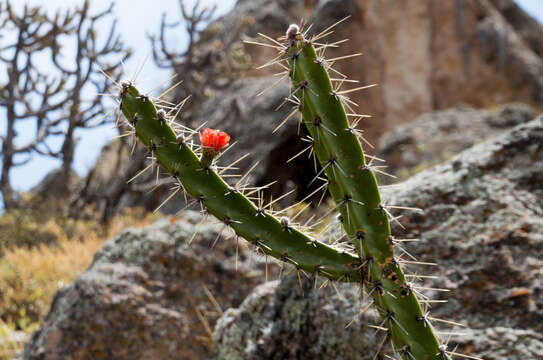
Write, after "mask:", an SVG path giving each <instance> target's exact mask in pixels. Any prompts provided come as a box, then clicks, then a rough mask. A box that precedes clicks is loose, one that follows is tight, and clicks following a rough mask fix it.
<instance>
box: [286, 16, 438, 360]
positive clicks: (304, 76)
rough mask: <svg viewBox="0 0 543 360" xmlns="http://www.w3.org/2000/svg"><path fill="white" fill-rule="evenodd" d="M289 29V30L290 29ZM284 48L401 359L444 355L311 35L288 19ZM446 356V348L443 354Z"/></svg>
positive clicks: (370, 289)
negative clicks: (395, 246) (425, 317)
mask: <svg viewBox="0 0 543 360" xmlns="http://www.w3.org/2000/svg"><path fill="white" fill-rule="evenodd" d="M292 29H294V30H292ZM285 39H286V44H285V46H284V48H283V49H282V50H281V51H283V52H284V53H285V54H286V56H285V58H284V59H285V61H286V62H288V64H289V76H290V79H291V82H292V87H293V91H292V94H291V95H295V96H296V98H297V100H298V101H299V109H300V111H301V113H302V116H303V122H304V123H305V125H306V127H307V129H308V131H309V132H310V134H311V136H312V137H313V139H314V141H313V148H314V150H315V153H316V155H317V157H318V159H319V162H320V164H321V166H322V167H323V169H324V172H325V173H326V175H327V177H328V182H329V191H330V194H331V196H332V198H333V199H334V201H335V202H336V204H337V207H338V208H339V211H340V212H341V214H342V217H343V225H344V228H345V231H346V233H347V235H348V237H349V239H350V240H351V242H352V245H353V246H354V247H355V248H356V250H357V252H358V255H359V256H360V259H361V262H362V261H364V262H365V263H366V264H367V266H368V272H369V281H367V280H366V284H365V285H366V288H367V290H368V292H369V293H371V295H372V297H373V301H374V303H375V305H376V307H377V310H378V311H379V313H380V315H381V318H382V321H383V323H382V326H385V327H386V328H387V329H388V334H389V336H390V337H391V338H392V341H393V344H394V346H395V348H396V349H404V350H405V351H403V354H400V356H402V358H404V359H410V360H413V359H416V360H432V359H442V356H443V354H444V352H442V351H440V348H439V341H438V339H437V337H436V335H435V334H434V330H433V328H432V326H427V323H426V322H425V321H421V319H423V314H422V310H421V306H420V304H419V301H418V299H417V297H416V296H415V294H414V292H413V291H412V288H411V286H410V284H409V283H408V282H407V281H406V279H405V276H404V273H403V271H402V269H401V268H400V264H399V262H398V259H397V258H395V257H394V251H393V238H392V237H391V235H390V225H389V219H388V214H387V211H386V209H385V207H384V206H383V205H382V204H381V199H380V194H379V188H378V186H377V181H376V178H375V175H374V173H373V171H372V169H371V167H370V166H368V165H367V164H366V162H365V156H364V152H363V150H362V145H361V143H360V141H359V139H358V137H357V135H356V134H355V133H354V132H353V131H351V130H352V129H351V128H350V124H349V121H348V118H347V114H346V112H345V108H344V105H343V102H342V99H341V94H340V93H338V92H335V91H334V89H333V87H332V83H331V80H330V77H329V74H328V71H327V68H326V63H324V61H323V60H321V59H318V58H317V53H316V51H315V48H314V46H313V45H312V43H311V40H310V39H307V38H305V36H304V35H303V34H302V33H301V32H300V31H299V30H297V26H295V25H294V26H293V25H291V27H289V30H288V31H287V36H286V37H285ZM445 355H446V354H445Z"/></svg>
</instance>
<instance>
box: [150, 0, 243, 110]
mask: <svg viewBox="0 0 543 360" xmlns="http://www.w3.org/2000/svg"><path fill="white" fill-rule="evenodd" d="M179 6H180V8H181V19H180V20H179V21H177V22H173V23H168V22H167V21H166V14H163V16H162V22H161V26H160V32H159V34H158V36H157V35H150V36H149V38H150V40H151V44H152V48H153V58H154V61H155V63H156V64H157V66H158V67H160V68H164V69H171V70H173V72H174V74H177V75H178V76H179V77H181V78H182V80H183V86H180V87H178V89H177V92H176V94H175V95H174V98H175V99H174V100H175V101H181V100H182V99H184V98H186V97H187V96H189V95H190V96H191V97H192V98H191V101H190V103H189V104H188V105H187V107H186V108H185V111H184V116H185V118H189V117H190V113H191V104H192V106H200V104H201V103H202V102H203V101H204V100H205V99H206V98H207V97H208V96H209V94H210V92H212V91H214V90H216V89H221V88H225V87H227V86H228V85H230V84H231V82H232V81H233V80H234V79H236V78H239V77H240V73H242V72H244V71H247V70H248V69H249V68H250V66H251V61H250V57H249V56H248V55H247V54H246V53H245V52H244V50H243V45H242V43H241V41H240V40H241V34H242V32H243V30H244V29H245V28H246V27H247V26H249V25H250V24H251V21H252V18H245V19H243V21H241V22H240V24H237V25H236V26H235V28H234V29H232V31H224V29H223V28H221V23H220V22H215V23H210V22H211V21H212V20H213V19H214V17H215V12H216V7H212V8H206V7H201V6H200V5H199V2H198V1H196V2H195V3H194V6H193V7H192V8H191V9H187V7H186V6H185V4H183V1H182V0H179ZM213 25H217V26H213ZM178 27H184V30H185V32H186V33H187V36H188V45H187V47H186V49H185V50H183V51H177V50H174V49H171V48H170V46H168V41H167V36H168V34H167V32H168V30H172V29H176V28H178Z"/></svg>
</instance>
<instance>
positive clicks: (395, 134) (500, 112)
mask: <svg viewBox="0 0 543 360" xmlns="http://www.w3.org/2000/svg"><path fill="white" fill-rule="evenodd" d="M534 115H535V113H534V110H533V109H532V108H531V107H529V106H527V105H524V104H520V103H516V104H507V105H503V106H500V107H497V108H495V109H490V110H483V109H476V108H474V107H472V106H469V105H458V106H455V107H454V108H451V109H447V110H442V111H436V112H432V113H428V114H424V115H422V116H420V117H419V118H417V119H416V120H415V121H413V122H411V123H409V124H406V125H401V126H398V127H397V128H395V129H393V130H391V131H389V132H387V133H385V134H384V135H383V137H382V138H381V140H380V143H379V146H378V148H377V154H378V156H379V157H381V158H383V159H386V160H387V165H388V168H387V172H389V173H391V174H393V175H396V176H398V177H399V178H400V179H406V178H407V177H409V176H410V175H413V174H415V173H416V172H418V171H420V170H423V169H427V168H429V167H431V166H433V165H436V164H439V163H441V162H443V161H445V160H448V159H450V158H451V157H453V156H454V155H456V154H458V153H460V152H461V151H462V150H465V149H468V148H470V147H472V146H473V145H476V144H478V143H480V142H482V141H483V140H486V139H489V138H492V137H494V136H497V135H499V134H501V133H502V132H504V131H505V130H507V129H510V128H512V127H515V126H517V125H520V124H522V123H525V122H528V121H530V120H532V119H533V118H534ZM384 180H390V179H384Z"/></svg>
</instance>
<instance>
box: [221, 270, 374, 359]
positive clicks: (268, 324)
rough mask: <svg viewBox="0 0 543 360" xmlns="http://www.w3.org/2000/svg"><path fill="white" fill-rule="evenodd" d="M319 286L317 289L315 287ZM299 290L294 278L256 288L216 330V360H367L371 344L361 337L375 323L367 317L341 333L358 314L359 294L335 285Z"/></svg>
mask: <svg viewBox="0 0 543 360" xmlns="http://www.w3.org/2000/svg"><path fill="white" fill-rule="evenodd" d="M319 285H320V283H319ZM302 286H303V289H302V288H301V287H300V285H299V283H298V280H297V278H296V274H295V272H294V273H293V275H290V276H288V277H287V278H286V279H284V280H283V281H281V282H279V281H273V282H269V283H266V284H264V285H261V286H259V287H258V288H256V289H255V290H254V291H253V292H252V293H251V295H250V296H249V297H247V299H245V301H244V302H243V303H242V304H241V306H240V307H239V308H238V309H229V310H227V311H226V312H225V314H224V315H223V316H222V317H221V319H220V320H219V322H218V323H217V325H216V327H215V334H214V344H215V353H214V355H215V358H216V359H229V360H234V359H367V360H370V359H372V357H373V355H374V353H375V338H374V334H373V332H371V331H365V326H366V323H367V322H369V321H373V322H375V321H376V318H375V314H373V312H371V311H370V312H368V313H366V314H364V315H363V316H362V317H361V318H360V319H359V320H360V321H357V322H353V323H352V324H351V325H350V326H349V327H347V328H346V327H345V326H346V325H347V324H349V322H351V320H352V319H353V318H354V317H355V316H357V313H358V312H359V310H360V309H361V308H362V301H360V297H359V289H358V288H357V287H355V286H351V285H344V284H343V285H342V284H337V285H335V286H337V287H338V292H336V291H335V290H334V287H333V286H332V285H330V286H328V287H326V288H324V289H321V290H318V291H317V290H315V289H314V288H313V284H312V283H311V282H309V281H305V282H304V283H303V285H302Z"/></svg>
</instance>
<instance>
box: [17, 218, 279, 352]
mask: <svg viewBox="0 0 543 360" xmlns="http://www.w3.org/2000/svg"><path fill="white" fill-rule="evenodd" d="M200 219H201V217H200V215H198V213H195V212H191V211H188V212H184V213H182V215H181V217H180V218H178V219H176V218H171V220H161V221H159V222H157V223H155V224H154V225H152V226H150V227H148V228H146V229H128V230H126V231H124V232H123V233H121V234H120V235H119V236H117V237H116V238H114V239H112V240H110V241H108V242H107V243H106V244H105V245H104V247H103V248H102V249H101V250H100V251H99V252H98V253H97V254H96V255H95V258H94V261H93V264H92V265H91V266H90V268H89V269H88V270H87V271H85V272H84V273H83V274H81V275H80V276H79V277H78V278H77V279H76V280H75V281H74V283H73V284H71V285H69V286H67V287H65V288H63V289H61V290H60V291H59V292H58V293H57V295H56V296H55V298H54V300H53V304H52V306H51V310H50V312H49V314H48V315H47V317H46V318H45V320H44V321H43V322H42V324H41V326H40V329H39V330H38V331H37V332H36V333H34V334H33V336H32V339H31V340H30V342H29V343H28V344H27V345H26V348H25V351H24V358H25V359H51V360H52V359H90V358H92V359H100V358H108V359H143V358H145V359H201V358H206V357H208V355H209V349H210V344H211V334H210V332H209V331H208V330H207V329H206V326H207V327H211V328H212V327H213V325H214V323H215V320H216V318H217V317H218V316H219V309H217V306H215V305H214V304H213V303H212V300H211V299H210V297H209V296H208V295H207V294H206V288H207V289H208V290H209V292H210V293H211V294H212V295H213V296H214V297H215V299H216V301H217V303H218V306H220V307H222V308H223V309H226V308H227V307H229V306H237V305H238V304H239V303H240V302H241V300H242V299H243V298H244V297H245V295H246V294H247V293H248V292H249V291H250V290H251V289H252V288H253V287H254V286H255V285H256V284H258V283H260V282H261V281H262V279H263V276H262V274H263V266H264V265H263V264H262V262H261V261H259V260H255V259H253V256H251V254H250V253H249V251H248V250H247V249H246V248H245V247H244V246H243V244H241V242H240V248H239V258H238V264H237V265H238V271H236V269H235V257H236V242H235V241H233V240H231V239H230V240H222V239H219V240H218V242H217V244H216V246H215V248H214V249H210V246H211V245H212V244H213V242H214V241H215V239H216V238H217V234H218V233H217V232H218V231H219V230H220V227H219V226H217V225H212V224H211V223H210V222H204V223H202V224H201V225H197V224H198V223H199V222H200ZM196 227H199V232H198V235H196V237H195V239H194V241H193V242H192V244H191V245H189V244H188V243H187V242H188V241H189V239H190V238H191V237H192V234H193V233H194V231H195V229H196ZM174 249H176V251H175V253H174ZM74 256H77V254H74ZM270 271H271V270H270ZM206 322H207V323H208V324H206Z"/></svg>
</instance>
